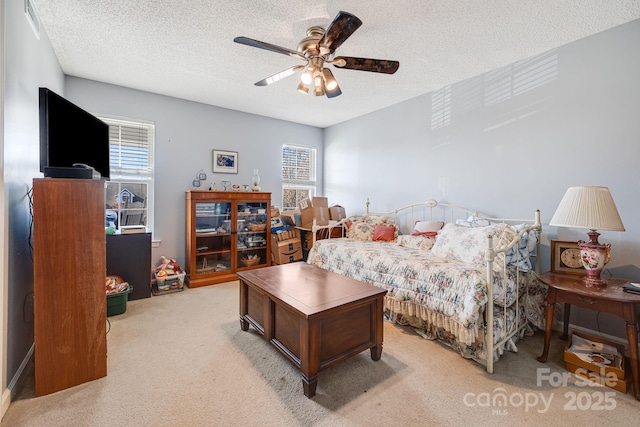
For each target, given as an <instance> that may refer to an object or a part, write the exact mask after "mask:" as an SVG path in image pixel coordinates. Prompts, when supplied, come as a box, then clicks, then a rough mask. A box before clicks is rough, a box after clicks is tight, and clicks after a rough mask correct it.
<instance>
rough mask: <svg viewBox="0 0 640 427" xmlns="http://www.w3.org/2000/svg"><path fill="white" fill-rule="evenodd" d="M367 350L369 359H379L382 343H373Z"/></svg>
mask: <svg viewBox="0 0 640 427" xmlns="http://www.w3.org/2000/svg"><path fill="white" fill-rule="evenodd" d="M369 351H370V352H371V360H380V357H382V344H381V345H374V346H373V347H371V348H370V349H369Z"/></svg>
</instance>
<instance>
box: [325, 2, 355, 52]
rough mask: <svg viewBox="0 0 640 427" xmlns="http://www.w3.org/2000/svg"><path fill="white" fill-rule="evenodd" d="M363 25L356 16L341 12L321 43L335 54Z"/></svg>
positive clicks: (332, 22) (330, 25) (334, 19)
mask: <svg viewBox="0 0 640 427" xmlns="http://www.w3.org/2000/svg"><path fill="white" fill-rule="evenodd" d="M360 25H362V21H361V20H360V19H359V18H358V17H357V16H355V15H352V14H350V13H348V12H343V11H340V12H338V14H337V15H336V17H335V18H333V21H331V24H329V26H328V27H327V30H326V31H325V33H324V37H323V38H322V41H321V42H320V44H321V45H324V46H326V47H327V48H328V49H329V52H331V53H333V52H335V50H336V49H337V48H339V47H340V45H342V43H344V41H345V40H346V39H348V38H349V37H350V36H351V34H353V33H354V32H355V31H356V30H357V29H358V28H360Z"/></svg>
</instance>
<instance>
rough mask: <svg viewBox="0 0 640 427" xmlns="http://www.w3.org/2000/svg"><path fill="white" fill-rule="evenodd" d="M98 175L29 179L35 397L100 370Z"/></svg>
mask: <svg viewBox="0 0 640 427" xmlns="http://www.w3.org/2000/svg"><path fill="white" fill-rule="evenodd" d="M104 191H105V186H104V181H100V180H86V179H58V178H43V179H42V178H41V179H35V180H34V181H33V276H34V283H33V294H34V335H35V389H36V396H42V395H45V394H49V393H54V392H56V391H60V390H63V389H66V388H69V387H73V386H76V385H79V384H82V383H85V382H88V381H92V380H95V379H98V378H101V377H104V376H105V375H107V334H106V330H107V300H106V293H105V276H106V274H107V273H106V258H105V231H104V224H105V222H104V221H105V219H104V218H105V208H104Z"/></svg>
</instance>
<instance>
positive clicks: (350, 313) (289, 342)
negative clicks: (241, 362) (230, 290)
mask: <svg viewBox="0 0 640 427" xmlns="http://www.w3.org/2000/svg"><path fill="white" fill-rule="evenodd" d="M238 277H239V278H240V327H241V328H242V330H243V331H246V330H248V329H249V325H252V326H253V327H254V328H255V329H256V330H257V331H258V332H259V333H260V334H261V335H262V336H263V337H264V339H266V340H267V341H269V342H271V343H272V344H273V345H274V346H275V347H276V348H277V349H278V350H280V352H281V353H282V354H283V355H284V356H285V357H286V358H287V359H289V360H290V361H291V362H293V364H295V365H296V366H297V367H298V368H299V369H300V371H301V373H302V386H303V389H304V394H305V396H307V397H309V398H311V397H313V396H314V395H315V394H316V386H317V384H318V372H319V371H321V370H323V369H326V368H328V367H330V366H333V365H335V364H336V363H339V362H341V361H343V360H345V359H348V358H349V357H351V356H354V355H356V354H358V353H360V352H362V351H364V350H366V349H370V351H371V359H373V360H380V356H381V355H382V336H383V320H382V308H383V298H384V295H385V294H386V293H387V291H386V290H384V289H380V288H377V287H375V286H373V285H369V284H366V283H362V282H359V281H357V280H354V279H350V278H348V277H345V276H341V275H339V274H336V273H332V272H330V271H326V270H323V269H321V268H318V267H315V266H312V265H309V264H306V263H304V262H295V263H291V264H284V265H276V266H273V267H266V268H261V269H256V270H250V271H243V272H239V273H238Z"/></svg>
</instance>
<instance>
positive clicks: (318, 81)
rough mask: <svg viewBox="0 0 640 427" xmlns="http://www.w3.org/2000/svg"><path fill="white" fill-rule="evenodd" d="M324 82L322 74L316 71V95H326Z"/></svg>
mask: <svg viewBox="0 0 640 427" xmlns="http://www.w3.org/2000/svg"><path fill="white" fill-rule="evenodd" d="M323 83H324V82H323V81H322V74H320V73H316V75H315V76H314V78H313V89H314V91H315V94H316V96H323V95H324V84H323Z"/></svg>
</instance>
